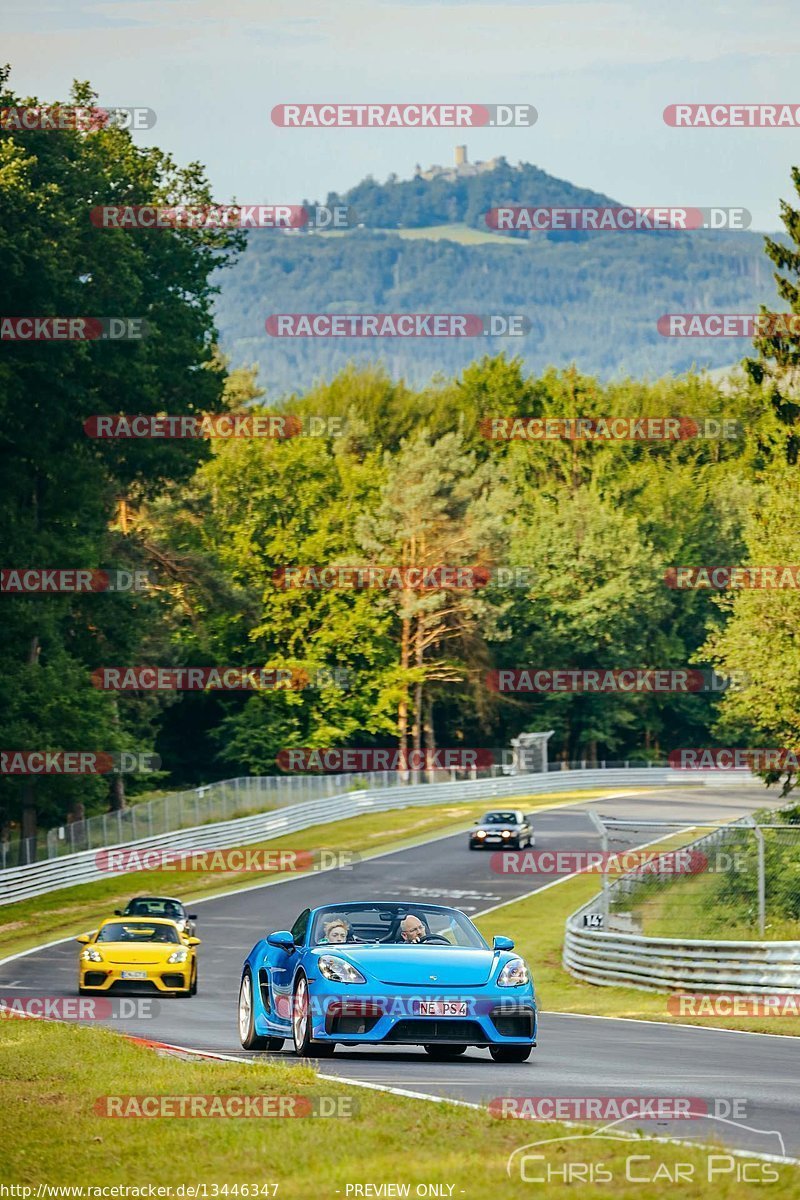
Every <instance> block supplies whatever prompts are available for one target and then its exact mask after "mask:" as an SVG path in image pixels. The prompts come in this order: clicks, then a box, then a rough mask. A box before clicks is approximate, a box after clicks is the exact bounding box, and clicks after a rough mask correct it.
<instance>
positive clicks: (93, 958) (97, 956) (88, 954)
mask: <svg viewBox="0 0 800 1200" xmlns="http://www.w3.org/2000/svg"><path fill="white" fill-rule="evenodd" d="M83 957H84V958H85V959H86V960H87V961H88V962H102V961H103V956H102V954H101V953H100V951H99V950H95V948H94V946H87V947H86V949H85V950H84V952H83Z"/></svg>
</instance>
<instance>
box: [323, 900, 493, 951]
mask: <svg viewBox="0 0 800 1200" xmlns="http://www.w3.org/2000/svg"><path fill="white" fill-rule="evenodd" d="M382 942H388V943H392V944H396V945H409V944H416V945H423V946H439V947H445V946H474V947H480V948H481V949H485V948H486V942H485V941H484V940H483V938H482V937H481V935H480V934H479V933H478V931H477V929H476V928H475V926H474V925H473V924H472V922H471V921H470V920H469V918H468V917H465V916H464V914H463V913H460V912H458V911H457V910H456V909H454V908H434V907H433V906H431V905H426V904H340V905H337V906H336V907H331V908H325V909H320V910H319V912H317V913H316V915H315V917H314V925H313V929H312V933H311V945H313V946H326V945H336V944H353V943H367V944H368V943H373V944H375V943H382Z"/></svg>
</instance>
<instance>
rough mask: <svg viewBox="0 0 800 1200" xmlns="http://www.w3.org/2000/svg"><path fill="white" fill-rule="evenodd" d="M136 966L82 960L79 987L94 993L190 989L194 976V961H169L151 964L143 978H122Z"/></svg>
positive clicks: (167, 991)
mask: <svg viewBox="0 0 800 1200" xmlns="http://www.w3.org/2000/svg"><path fill="white" fill-rule="evenodd" d="M136 969H137V968H136V967H135V966H123V965H121V964H118V963H93V962H88V963H83V962H82V963H81V964H80V969H79V972H78V986H79V987H81V988H85V989H86V991H92V992H98V993H100V992H110V991H120V992H122V991H132V992H140V991H141V992H151V991H153V990H155V991H156V992H164V993H169V992H188V991H189V988H190V986H191V979H192V964H191V962H185V963H167V964H165V965H164V966H158V967H149V968H148V969H147V971H146V972H145V974H144V977H143V978H140V979H123V977H122V973H123V971H135V970H136Z"/></svg>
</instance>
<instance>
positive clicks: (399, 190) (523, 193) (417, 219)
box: [326, 158, 619, 241]
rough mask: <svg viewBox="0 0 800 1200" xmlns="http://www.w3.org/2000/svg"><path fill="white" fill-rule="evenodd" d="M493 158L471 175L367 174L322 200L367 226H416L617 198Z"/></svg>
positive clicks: (480, 220)
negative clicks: (508, 209)
mask: <svg viewBox="0 0 800 1200" xmlns="http://www.w3.org/2000/svg"><path fill="white" fill-rule="evenodd" d="M496 162H497V164H498V165H497V166H495V167H494V168H493V169H492V170H490V171H480V172H478V173H476V174H474V175H468V174H467V175H460V174H458V175H457V176H456V178H454V179H453V178H450V176H451V175H456V172H457V168H452V169H444V168H442V169H441V171H442V173H441V174H438V175H436V176H435V177H434V178H432V179H430V180H428V179H425V178H424V177H423V176H422V175H419V176H416V177H415V178H414V179H398V178H397V177H396V176H391V177H390V178H389V179H387V181H386V183H377V182H376V181H375V180H374V179H371V178H367V179H364V180H362V182H361V183H359V184H356V186H355V187H353V188H350V190H349V191H348V192H343V193H339V192H330V193H329V195H328V198H327V200H326V204H328V205H334V204H345V205H348V206H351V207H352V208H353V209H354V210H355V214H356V218H357V220H358V221H361V222H363V223H364V225H365V227H366V228H367V229H398V228H403V227H405V228H409V229H416V228H418V227H420V226H424V225H448V224H464V225H469V226H470V227H471V228H473V229H483V230H485V229H486V221H485V219H484V215H485V213H487V212H488V210H489V209H490V208H496V207H497V206H499V205H509V204H518V205H529V204H539V205H551V206H554V207H560V206H562V205H563V206H564V207H569V208H579V207H582V206H584V205H615V204H618V203H619V201H617V200H612V199H611V197H610V196H604V195H603V194H602V192H593V191H591V190H590V189H589V188H581V187H576V186H575V184H573V183H569V181H568V180H566V179H556V178H555V176H553V175H548V174H547V172H546V171H542V170H541V169H540V168H539V167H535V166H533V165H532V164H531V163H520V164H519V166H517V167H514V166H512V165H511V163H508V162H506V160H505V159H503V158H500V159H497V160H496ZM463 169H464V168H462V170H463ZM466 169H469V168H466ZM505 236H509V235H505ZM514 236H516V237H519V236H527V234H516V235H514ZM537 236H540V235H537ZM551 236H553V237H555V239H556V240H558V241H560V240H563V239H564V237H565V236H566V237H568V238H570V240H573V239H574V238H575V235H574V234H571V235H565V234H554V235H551Z"/></svg>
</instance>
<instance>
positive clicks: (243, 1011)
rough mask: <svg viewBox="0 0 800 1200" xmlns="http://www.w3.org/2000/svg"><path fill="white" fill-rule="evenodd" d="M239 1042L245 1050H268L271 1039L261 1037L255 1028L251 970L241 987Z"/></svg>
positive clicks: (245, 975)
mask: <svg viewBox="0 0 800 1200" xmlns="http://www.w3.org/2000/svg"><path fill="white" fill-rule="evenodd" d="M238 1019H239V1041H240V1042H241V1043H242V1045H243V1046H244V1048H245V1050H268V1049H269V1042H270V1041H271V1040H272V1039H271V1038H265V1037H260V1036H259V1034H257V1033H256V1028H255V994H254V991H253V977H252V975H251V974H250V970H249V968H248V970H246V971H245V973H244V975H242V982H241V983H240V985H239V1012H238Z"/></svg>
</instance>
